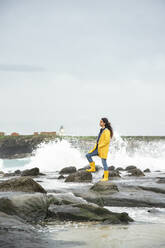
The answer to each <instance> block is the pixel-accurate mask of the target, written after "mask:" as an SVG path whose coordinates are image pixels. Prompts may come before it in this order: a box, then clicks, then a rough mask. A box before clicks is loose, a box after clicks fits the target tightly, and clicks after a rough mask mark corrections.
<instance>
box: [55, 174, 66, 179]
mask: <svg viewBox="0 0 165 248" xmlns="http://www.w3.org/2000/svg"><path fill="white" fill-rule="evenodd" d="M65 178H66V177H64V176H63V175H60V176H59V177H58V178H57V179H65Z"/></svg>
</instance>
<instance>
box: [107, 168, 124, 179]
mask: <svg viewBox="0 0 165 248" xmlns="http://www.w3.org/2000/svg"><path fill="white" fill-rule="evenodd" d="M119 173H120V172H119V171H118V170H114V171H110V172H109V179H110V178H111V177H121V176H120V174H119Z"/></svg>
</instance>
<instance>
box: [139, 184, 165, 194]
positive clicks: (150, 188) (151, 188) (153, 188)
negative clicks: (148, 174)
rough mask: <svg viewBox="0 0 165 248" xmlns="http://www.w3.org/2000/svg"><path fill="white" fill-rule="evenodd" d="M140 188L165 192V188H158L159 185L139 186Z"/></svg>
mask: <svg viewBox="0 0 165 248" xmlns="http://www.w3.org/2000/svg"><path fill="white" fill-rule="evenodd" d="M139 188H140V189H143V190H148V191H152V192H155V193H161V194H165V189H161V188H157V187H146V186H139Z"/></svg>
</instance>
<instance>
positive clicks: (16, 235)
mask: <svg viewBox="0 0 165 248" xmlns="http://www.w3.org/2000/svg"><path fill="white" fill-rule="evenodd" d="M38 228H39V227H37V228H35V226H34V225H31V224H29V223H27V222H25V221H24V220H22V219H21V218H19V217H17V216H11V215H7V214H5V213H3V212H0V230H1V231H0V247H1V248H18V247H21V248H29V247H33V248H50V247H75V246H76V247H79V246H81V245H84V243H83V242H72V241H62V240H55V239H54V237H53V239H51V238H48V236H47V233H45V232H43V228H41V227H40V229H41V232H39V231H38Z"/></svg>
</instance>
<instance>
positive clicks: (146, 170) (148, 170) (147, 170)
mask: <svg viewBox="0 0 165 248" xmlns="http://www.w3.org/2000/svg"><path fill="white" fill-rule="evenodd" d="M143 172H151V171H150V169H148V168H147V169H145V170H144V171H143Z"/></svg>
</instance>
